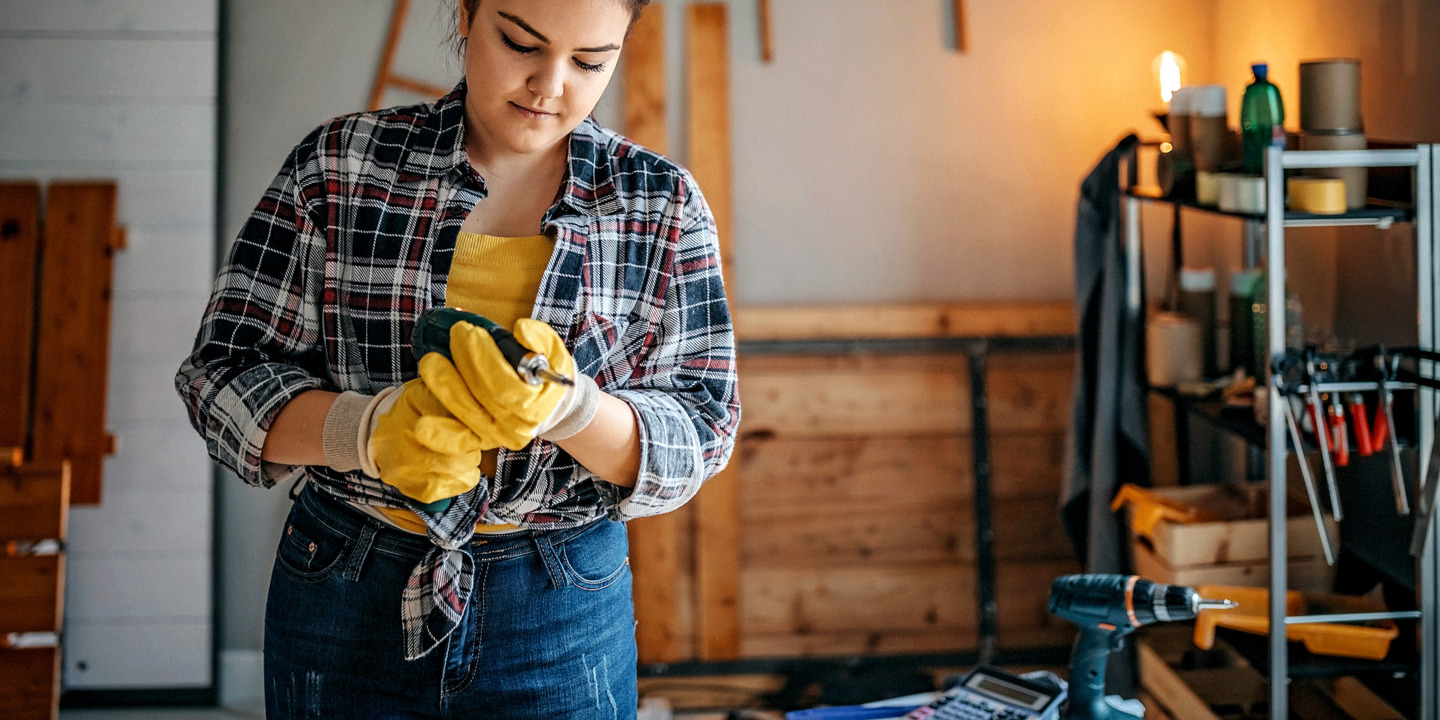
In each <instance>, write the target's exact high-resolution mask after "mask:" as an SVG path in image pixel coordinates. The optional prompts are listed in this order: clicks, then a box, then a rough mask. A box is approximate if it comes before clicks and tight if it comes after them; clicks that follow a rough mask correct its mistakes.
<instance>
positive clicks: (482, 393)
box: [420, 318, 575, 450]
mask: <svg viewBox="0 0 1440 720" xmlns="http://www.w3.org/2000/svg"><path fill="white" fill-rule="evenodd" d="M513 332H514V333H515V339H516V340H519V341H520V344H521V345H524V346H525V347H527V348H529V349H530V350H532V351H534V352H537V353H540V354H542V355H544V356H545V358H546V360H548V361H549V362H550V369H551V370H553V371H555V372H557V373H560V374H561V375H565V376H566V377H572V378H573V377H575V359H574V358H572V357H571V356H570V352H569V351H568V350H566V349H565V343H564V342H563V341H562V340H561V339H560V336H559V335H556V334H555V330H554V329H552V328H551V327H550V326H549V325H546V324H545V323H543V322H540V321H538V320H532V319H530V318H521V319H519V320H517V321H515V328H514V330H513ZM450 355H451V356H452V357H453V358H455V361H454V362H453V363H452V362H450V361H449V360H447V359H445V357H444V356H442V355H440V354H439V353H428V354H426V355H425V357H422V358H420V377H421V378H423V379H424V380H425V384H426V386H428V387H429V388H430V389H431V390H432V391H434V393H435V396H436V397H437V398H439V400H440V402H441V403H442V404H443V405H444V406H445V408H446V409H448V410H449V411H450V412H451V413H452V414H454V416H455V417H456V418H458V419H459V420H460V421H461V422H463V423H464V424H465V425H466V427H468V428H470V430H471V431H473V432H474V433H475V434H476V435H478V436H480V437H482V438H485V439H486V440H487V441H490V442H494V443H495V444H497V445H503V446H504V447H507V448H509V449H511V450H519V449H521V448H523V447H525V446H526V445H528V444H529V443H530V441H531V440H533V439H534V438H535V434H536V431H537V430H538V429H539V428H540V427H541V426H542V425H544V424H545V423H546V421H548V420H550V419H551V416H552V415H553V414H554V413H555V409H556V407H557V406H559V405H560V401H561V400H562V399H564V398H565V396H566V391H567V390H568V389H569V388H567V387H566V386H565V385H562V384H560V383H553V382H546V383H541V384H539V385H531V384H529V383H527V382H525V380H524V379H523V378H521V377H520V374H519V373H517V372H516V371H515V367H514V366H513V365H511V364H510V361H508V360H506V359H505V356H504V355H502V354H501V353H500V348H499V347H498V346H497V345H496V344H495V339H494V338H492V337H490V333H489V332H487V331H486V330H485V329H484V328H480V327H476V326H475V325H472V324H471V323H468V322H458V323H455V325H454V326H453V327H451V328H450Z"/></svg>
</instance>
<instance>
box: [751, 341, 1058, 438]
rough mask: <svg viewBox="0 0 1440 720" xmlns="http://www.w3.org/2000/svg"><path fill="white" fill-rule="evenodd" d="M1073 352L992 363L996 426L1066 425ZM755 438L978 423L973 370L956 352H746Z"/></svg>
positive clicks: (949, 428)
mask: <svg viewBox="0 0 1440 720" xmlns="http://www.w3.org/2000/svg"><path fill="white" fill-rule="evenodd" d="M1072 364H1073V361H1072V360H1071V359H1069V357H1068V356H1062V355H1039V356H1033V357H1022V356H1013V357H1012V356H998V357H996V358H993V359H992V360H991V361H990V362H989V383H988V384H987V386H986V388H987V390H986V391H987V393H988V395H989V397H988V398H987V400H988V407H989V411H990V416H989V418H990V431H991V432H992V433H994V434H996V435H1001V434H1006V433H1014V432H1034V431H1053V430H1057V429H1063V428H1065V427H1066V424H1067V423H1068V421H1069V417H1070V384H1071V382H1072V381H1071V378H1073V376H1074V368H1073V367H1072ZM740 393H741V397H742V398H744V402H745V420H744V424H743V426H742V428H743V431H744V433H745V434H746V435H747V436H754V435H760V436H765V437H768V436H774V437H787V438H789V437H837V436H867V437H876V436H881V437H883V436H895V435H921V434H959V433H968V432H969V431H970V376H969V374H968V371H967V370H966V362H965V359H964V357H963V356H957V355H846V356H827V355H786V356H753V355H752V356H746V357H743V358H741V359H740Z"/></svg>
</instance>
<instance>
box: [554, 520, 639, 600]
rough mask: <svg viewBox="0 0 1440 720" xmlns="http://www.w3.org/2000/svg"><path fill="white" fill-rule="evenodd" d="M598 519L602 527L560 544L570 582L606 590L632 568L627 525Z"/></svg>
mask: <svg viewBox="0 0 1440 720" xmlns="http://www.w3.org/2000/svg"><path fill="white" fill-rule="evenodd" d="M598 522H599V523H600V524H601V527H598V528H596V529H595V531H591V532H585V533H581V534H580V535H579V536H578V537H575V538H574V539H572V540H570V541H569V542H567V543H565V544H564V545H561V546H560V548H559V550H560V561H561V562H562V563H563V564H564V566H565V574H566V575H568V576H569V577H570V584H571V585H573V586H575V587H577V588H580V589H581V590H604V589H605V588H607V587H610V586H611V585H614V584H615V583H616V582H617V581H619V580H620V579H621V578H623V577H625V574H626V573H627V572H629V570H630V548H629V545H628V544H627V543H626V541H625V526H624V525H622V524H620V523H617V522H613V521H610V520H600V521H598ZM611 525H613V526H614V527H610V526H611Z"/></svg>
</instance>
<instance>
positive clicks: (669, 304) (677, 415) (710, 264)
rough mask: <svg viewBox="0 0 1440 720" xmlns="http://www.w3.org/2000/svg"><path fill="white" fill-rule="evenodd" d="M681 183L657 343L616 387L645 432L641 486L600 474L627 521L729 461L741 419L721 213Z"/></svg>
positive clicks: (670, 503)
mask: <svg viewBox="0 0 1440 720" xmlns="http://www.w3.org/2000/svg"><path fill="white" fill-rule="evenodd" d="M683 187H684V188H685V192H684V197H683V206H682V211H681V231H680V235H679V240H678V242H677V244H676V247H675V252H674V255H673V260H672V262H671V265H670V267H669V268H668V275H669V277H670V281H669V283H668V286H667V287H666V290H665V295H664V298H665V300H664V305H663V310H662V312H661V316H660V321H659V323H658V325H657V326H656V328H655V338H654V342H653V343H651V344H650V345H649V347H648V350H647V352H646V353H645V355H644V356H643V357H642V359H641V361H640V363H639V364H638V365H637V368H636V372H635V374H634V376H633V377H632V379H631V382H630V383H629V385H628V386H627V387H626V388H625V389H619V390H613V391H611V394H612V395H614V396H616V397H618V398H620V399H622V400H624V401H626V402H627V403H629V405H630V406H631V408H632V409H633V410H634V412H635V416H636V418H637V419H638V425H639V432H640V448H641V449H640V474H639V478H638V481H637V483H636V485H635V487H634V489H633V490H629V491H628V492H626V489H625V488H619V487H617V486H613V485H609V484H608V483H602V484H603V485H608V492H604V493H603V494H604V495H606V496H607V497H606V501H607V504H608V505H609V506H610V507H609V514H610V515H611V517H614V518H616V519H620V520H627V519H631V518H636V517H644V516H647V515H658V514H660V513H664V512H669V511H671V510H674V509H676V508H679V507H680V506H681V505H683V504H684V503H685V502H686V501H688V500H689V499H690V498H691V497H693V496H694V495H695V493H696V492H697V491H699V489H700V486H701V484H702V483H704V482H705V481H706V480H708V479H709V478H711V477H713V476H714V475H715V474H716V473H718V472H720V471H721V470H723V469H724V468H725V465H726V464H727V463H728V462H729V460H730V454H731V452H732V451H733V450H734V447H735V432H736V428H737V427H738V426H739V423H740V395H739V388H738V385H737V382H736V372H735V337H734V330H733V328H732V326H731V320H730V308H729V306H728V304H727V303H726V300H725V286H724V282H723V280H722V275H721V271H720V246H719V242H718V238H717V235H716V231H715V220H714V218H713V216H712V215H711V213H710V210H709V207H708V206H707V205H706V203H705V200H704V197H703V196H702V195H701V194H700V192H699V190H698V189H696V187H695V185H694V181H693V179H691V178H690V177H689V176H688V175H686V176H685V177H684V186H683Z"/></svg>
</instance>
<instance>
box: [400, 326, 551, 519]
mask: <svg viewBox="0 0 1440 720" xmlns="http://www.w3.org/2000/svg"><path fill="white" fill-rule="evenodd" d="M458 322H468V323H470V324H471V325H474V326H476V327H481V328H484V329H485V330H486V331H487V332H489V333H490V337H492V338H494V339H495V344H496V345H497V346H498V347H499V348H500V354H501V355H504V356H505V359H506V360H508V361H509V362H510V364H511V365H513V366H514V367H515V373H516V374H518V375H519V376H520V377H521V379H523V380H524V381H525V382H527V383H529V384H531V385H539V384H541V383H544V382H556V383H560V384H562V385H572V386H573V385H574V384H575V381H574V380H571V379H570V378H567V377H565V376H564V375H561V374H559V373H557V372H555V371H554V370H551V369H550V361H549V360H547V359H546V358H545V356H544V355H541V354H540V353H537V352H533V351H531V350H530V349H529V348H527V347H525V346H524V345H521V344H520V341H519V340H516V339H515V335H514V334H513V333H511V332H510V331H509V330H506V329H505V328H503V327H501V326H500V325H499V324H498V323H496V322H494V321H492V320H491V319H490V318H487V317H485V316H483V315H477V314H475V313H472V312H467V311H465V310H461V309H460V308H448V307H443V308H430V309H428V310H426V311H424V312H422V313H420V317H419V318H418V319H416V321H415V329H414V331H413V332H412V333H411V334H410V350H411V352H412V353H414V355H415V360H416V361H417V362H418V361H419V360H420V358H422V357H424V356H425V354H426V353H432V352H438V353H440V354H441V355H444V356H445V357H446V358H450V359H451V360H453V359H454V358H452V357H451V356H450V328H452V327H454V326H455V323H458ZM450 502H451V499H450V498H441V499H439V500H436V501H435V502H432V503H426V504H424V505H423V507H424V508H425V509H426V511H428V512H432V513H439V512H444V511H445V509H446V508H448V507H450Z"/></svg>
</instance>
